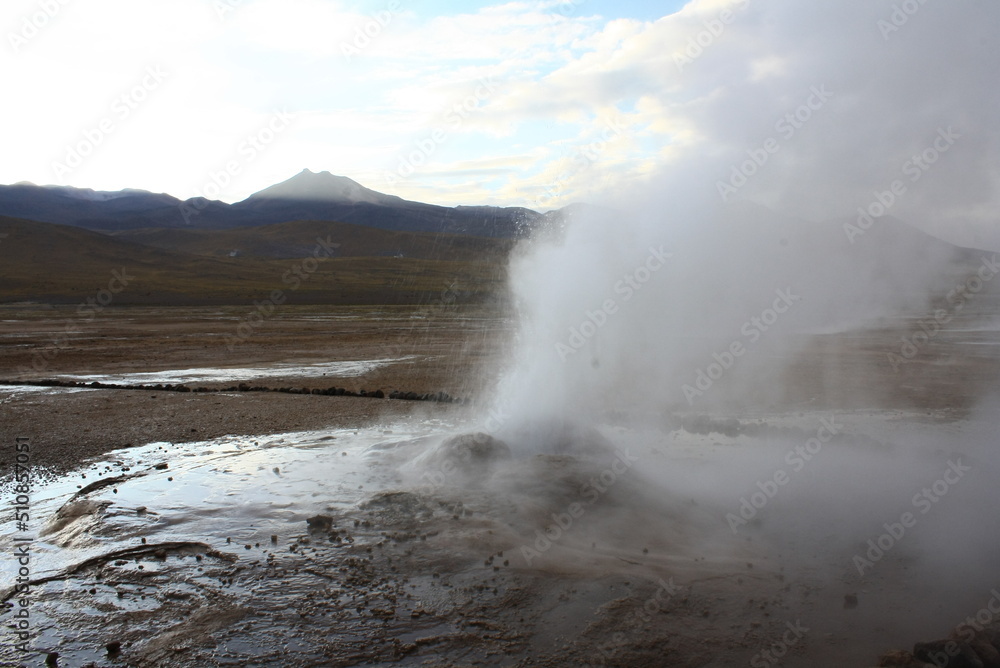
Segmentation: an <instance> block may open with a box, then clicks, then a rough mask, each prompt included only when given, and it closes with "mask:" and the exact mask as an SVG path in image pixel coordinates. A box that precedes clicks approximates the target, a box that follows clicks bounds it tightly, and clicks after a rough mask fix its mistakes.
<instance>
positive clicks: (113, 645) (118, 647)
mask: <svg viewBox="0 0 1000 668" xmlns="http://www.w3.org/2000/svg"><path fill="white" fill-rule="evenodd" d="M104 648H105V649H106V650H108V656H110V657H115V656H118V655H119V654H121V651H122V644H121V643H120V642H119V641H117V640H115V641H114V642H109V643H108V644H107V645H105V646H104Z"/></svg>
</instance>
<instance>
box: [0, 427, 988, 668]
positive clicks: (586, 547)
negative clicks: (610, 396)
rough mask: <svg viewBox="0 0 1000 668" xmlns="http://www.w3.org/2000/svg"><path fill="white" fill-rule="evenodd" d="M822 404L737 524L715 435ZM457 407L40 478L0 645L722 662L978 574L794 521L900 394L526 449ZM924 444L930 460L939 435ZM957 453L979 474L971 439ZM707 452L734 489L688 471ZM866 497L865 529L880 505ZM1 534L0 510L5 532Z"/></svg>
mask: <svg viewBox="0 0 1000 668" xmlns="http://www.w3.org/2000/svg"><path fill="white" fill-rule="evenodd" d="M821 420H827V422H829V421H830V420H833V421H834V424H836V425H840V427H841V430H840V433H838V434H836V435H835V437H834V438H831V439H830V440H829V441H828V443H827V444H826V446H825V447H827V451H826V452H827V453H828V455H827V461H826V463H825V464H823V465H822V467H820V462H819V461H817V462H814V465H815V466H816V467H817V468H815V469H813V470H812V472H808V471H807V472H806V473H804V474H802V476H800V477H799V478H798V479H794V480H792V483H791V484H789V485H788V486H787V487H786V488H784V489H782V491H781V493H780V494H778V495H775V496H774V497H773V500H772V499H769V501H768V503H767V504H765V506H763V507H761V508H759V509H757V512H756V516H754V517H751V518H750V520H748V521H747V522H746V523H745V525H742V524H741V525H738V527H737V528H738V531H732V530H731V521H730V520H729V519H727V516H728V515H730V514H734V515H736V516H740V512H741V511H740V497H750V496H751V494H752V492H754V491H756V489H755V487H754V486H753V483H752V482H751V480H752V479H753V478H754V477H755V476H756V474H757V471H752V472H751V473H750V475H751V478H747V475H748V473H747V472H746V471H743V470H740V469H741V466H740V465H739V464H740V462H735V464H736V466H734V462H733V461H732V457H733V452H734V451H735V450H737V449H740V450H745V451H747V455H746V459H745V461H744V462H743V463H747V462H750V461H762V460H766V459H767V455H769V454H775V453H778V454H780V453H783V452H785V451H786V450H787V449H789V448H792V447H794V445H795V444H796V443H799V442H806V441H807V440H808V438H810V437H811V436H812V435H813V434H814V432H815V430H816V427H815V425H816V424H822V422H821ZM887 421H888V423H887ZM472 426H474V423H470V424H466V423H464V422H463V421H462V420H461V419H457V420H456V419H454V418H452V419H449V420H448V421H441V420H434V419H431V420H418V421H410V422H405V423H397V424H391V425H390V424H384V425H381V426H380V427H376V428H368V429H358V430H354V429H341V430H324V431H322V432H297V433H289V434H283V435H272V436H267V437H260V438H257V439H248V438H243V437H226V438H221V439H214V440H209V441H201V442H193V443H188V444H184V445H183V446H173V447H171V446H170V445H169V444H165V443H160V444H150V445H148V446H144V447H142V448H132V449H128V450H125V451H119V452H115V453H112V456H110V457H109V458H108V459H107V460H106V461H105V462H100V463H94V464H92V465H89V466H87V467H84V468H83V469H81V470H79V471H78V472H77V473H76V474H74V475H72V476H68V477H65V478H63V479H61V480H59V481H56V482H52V483H49V484H47V485H42V486H40V488H39V490H38V492H37V493H36V498H35V502H34V503H35V506H34V510H33V512H34V515H35V517H37V518H38V522H39V525H40V526H39V527H38V530H37V538H36V539H35V540H34V542H33V543H32V548H31V549H32V558H33V559H34V562H33V563H34V564H35V565H36V566H35V568H34V570H33V571H32V580H33V582H32V585H31V589H32V594H31V597H32V602H31V614H32V625H33V627H32V628H33V630H34V632H35V633H36V635H35V637H34V640H33V641H32V643H31V647H32V649H33V653H32V654H31V655H30V658H29V659H28V660H25V658H26V657H25V656H24V655H21V654H18V653H16V652H15V649H14V648H13V647H8V646H5V648H4V649H3V650H2V651H3V653H4V654H3V656H2V657H0V658H2V660H3V661H4V662H13V663H14V664H15V665H16V663H17V662H19V661H20V662H23V663H24V665H37V666H42V665H45V661H46V660H47V659H48V657H49V656H50V655H51V654H54V653H57V654H58V655H59V659H58V661H59V663H58V665H67V666H77V665H79V666H83V665H88V664H93V665H96V666H114V665H123V666H124V665H130V666H162V665H171V666H174V665H176V666H226V665H246V666H254V665H259V666H274V665H282V666H320V665H339V666H350V665H455V666H462V665H511V666H536V665H538V666H563V665H608V666H661V665H671V666H673V665H676V666H731V665H744V664H748V663H749V662H751V661H754V660H756V661H757V663H758V664H761V662H762V661H766V659H765V657H766V656H768V655H765V654H763V653H764V652H772V653H775V654H772V655H770V656H776V655H777V654H781V656H782V657H783V660H784V664H783V665H811V666H843V665H859V666H865V665H874V659H875V657H876V656H877V655H878V653H880V652H882V651H885V650H888V649H891V648H892V647H896V646H905V645H906V644H907V643H910V642H912V639H913V637H914V634H915V633H920V632H928V633H931V634H932V636H931V637H933V636H934V635H939V634H940V633H941V632H942V631H944V630H946V629H947V628H949V626H950V625H952V624H954V623H956V622H955V621H949V620H960V619H962V617H961V616H960V613H961V611H962V610H964V609H969V608H967V606H972V605H973V604H974V602H975V600H976V597H977V595H978V594H979V593H981V592H980V591H979V590H977V589H976V588H975V587H969V588H966V589H965V590H963V592H962V596H960V597H957V598H956V597H951V598H949V597H942V594H943V593H945V592H947V591H950V590H951V589H952V588H951V585H952V584H953V583H950V582H947V578H941V579H940V581H937V582H935V581H922V580H923V578H922V575H921V574H922V568H923V567H922V566H920V553H921V550H922V545H921V543H920V542H911V543H904V542H903V541H900V547H899V549H898V550H895V551H893V552H892V553H891V554H888V555H887V556H886V557H885V559H881V560H879V563H878V565H877V568H874V569H873V570H872V571H871V572H869V573H866V574H865V576H864V577H859V576H858V574H857V573H856V571H855V566H854V561H853V560H852V558H853V556H855V555H856V554H857V553H859V550H863V548H864V543H863V540H860V538H861V537H863V536H864V535H865V534H863V533H862V534H861V535H860V536H858V537H855V536H851V535H850V533H849V532H847V531H846V530H839V531H838V530H837V529H838V527H835V526H832V525H830V523H831V522H835V521H838V520H837V516H838V515H839V513H833V515H832V516H831V517H830V518H825V519H824V518H823V517H822V515H821V514H818V515H817V516H816V517H814V518H813V519H814V520H815V521H814V522H812V523H810V524H808V525H805V524H803V522H802V521H801V518H800V517H799V513H798V512H797V507H798V506H799V504H801V503H803V502H805V501H806V500H808V499H813V502H814V503H817V504H818V505H820V506H822V505H823V504H824V503H825V502H826V501H827V500H828V498H827V496H828V495H834V494H842V493H843V490H837V489H836V488H835V486H834V484H833V482H832V481H833V480H834V479H836V478H837V473H838V472H839V471H838V467H839V466H844V465H846V464H845V462H846V461H847V460H849V459H850V456H849V455H850V454H852V453H856V452H862V451H864V452H871V451H880V450H881V451H884V453H885V454H886V457H885V458H883V459H878V458H876V459H873V460H872V462H870V464H869V466H870V468H872V469H873V470H874V471H875V473H876V474H880V473H881V474H884V473H886V472H887V471H888V470H889V468H888V467H890V466H891V461H892V454H893V452H894V450H895V449H898V448H907V449H918V450H919V449H920V446H919V444H916V441H915V440H914V439H917V435H918V434H920V433H925V432H926V431H927V430H928V425H927V423H926V422H924V421H923V420H922V418H921V416H920V415H918V414H915V413H914V414H903V413H896V414H893V415H891V416H886V415H883V414H873V413H854V414H851V415H839V416H831V415H828V414H825V413H823V414H821V413H797V414H791V415H788V414H786V415H774V414H772V415H767V416H764V415H761V416H756V417H753V418H743V419H739V420H736V421H735V423H734V422H733V421H732V420H731V419H729V418H721V417H720V418H717V419H715V418H701V419H691V418H690V417H688V416H671V417H670V418H669V420H667V421H665V422H664V423H663V424H661V425H660V426H658V427H656V428H644V429H635V428H631V427H623V426H615V425H603V426H601V427H599V428H591V427H586V428H575V427H571V428H569V431H568V432H565V433H568V434H569V437H560V438H556V439H552V440H550V441H548V442H549V445H548V446H543V447H542V448H541V451H540V452H539V451H532V452H526V451H524V450H523V449H521V448H519V447H518V445H517V441H516V434H511V435H509V437H508V439H507V440H506V441H500V440H498V439H494V438H493V437H491V436H489V435H486V434H479V435H477V432H475V431H471V430H470V429H469V428H470V427H472ZM937 428H938V429H940V430H941V432H940V434H939V435H944V434H947V433H948V429H950V427H949V426H947V425H939V426H938V427H937ZM885 431H888V432H891V433H893V434H895V435H896V441H895V442H891V441H888V440H886V439H885V438H884V437H883V433H885ZM512 437H513V438H512ZM508 444H510V445H508ZM970 447H971V446H970ZM535 448H537V446H533V449H535ZM921 453H922V454H921V455H920V457H919V459H920V460H921V461H925V463H926V464H927V466H928V467H929V468H930V470H933V468H934V467H935V466H937V464H938V457H937V456H936V452H935V451H934V450H933V449H931V450H927V451H926V452H924V451H922V450H921ZM967 461H968V462H969V463H973V464H974V465H975V469H974V470H977V471H979V472H980V474H981V475H985V476H987V477H988V476H989V474H990V472H991V469H990V467H989V465H988V463H986V462H982V461H977V460H975V459H971V460H967ZM724 466H728V467H729V469H728V470H729V473H728V474H724V475H723V476H722V479H721V482H723V483H725V484H726V485H728V486H730V487H731V488H732V489H733V490H734V491H733V492H732V494H731V495H725V494H723V495H720V494H719V491H718V490H717V489H707V488H705V486H704V485H702V484H701V482H703V480H704V479H705V476H711V478H712V479H714V480H716V481H717V482H719V481H720V478H719V473H718V469H719V468H720V467H724ZM764 468H766V465H765V466H764ZM921 473H923V470H921ZM828 477H829V478H830V480H827V478H828ZM917 478H918V479H919V478H920V476H917ZM758 479H759V478H758ZM685 481H687V482H685ZM824 481H827V482H826V483H824ZM978 484H979V483H973V485H972V486H970V487H969V489H976V488H977V487H978ZM747 485H749V486H747ZM827 485H829V486H827ZM7 491H8V490H5V494H6V493H7ZM877 491H878V490H874V491H873V490H872V488H866V487H859V489H858V490H857V493H858V494H859V495H860V497H862V498H858V499H856V500H855V501H854V502H853V504H854V508H853V510H854V511H855V512H848V516H850V517H854V516H857V515H858V514H860V513H861V512H862V511H863V510H864V509H866V508H867V509H869V510H870V509H873V508H875V509H882V508H884V507H886V506H885V504H883V503H881V498H880V495H879V494H878V493H877ZM958 491H959V492H960V491H961V490H958ZM730 497H731V498H730ZM954 512H958V507H957V506H952V508H951V509H949V508H948V507H947V506H943V505H942V508H941V509H940V510H938V511H937V514H938V515H939V516H940V517H939V519H942V520H945V519H948V516H949V515H951V514H952V513H954ZM871 514H872V515H873V516H875V517H873V518H872V531H875V529H877V527H878V522H877V520H880V519H883V518H881V517H877V515H878V512H872V513H871ZM5 520H6V518H5ZM824 522H825V523H826V525H825V526H824ZM927 522H928V526H930V524H929V522H930V520H927ZM852 526H853V525H852ZM839 528H840V529H843V527H839ZM864 528H865V529H867V528H868V527H867V525H864ZM16 534H17V532H16V531H15V530H14V527H13V526H12V524H11V523H10V522H9V521H5V522H4V524H3V532H2V536H3V538H2V543H3V547H4V550H5V552H6V551H10V550H11V549H12V548H13V543H12V540H13V537H14V536H15V535H16ZM872 535H873V536H877V533H875V534H872ZM855 538H859V539H857V540H856V539H855ZM9 566H10V564H9V563H5V564H4V568H5V572H4V577H5V580H6V581H8V582H10V581H12V576H11V574H10V573H7V572H6V570H9V569H8V567H9ZM984 575H985V574H984ZM8 576H11V577H8ZM988 590H989V589H988V588H986V589H984V590H983V592H986V591H988ZM4 596H5V597H6V598H7V599H8V601H10V600H11V599H12V598H13V597H12V596H11V592H10V591H5V592H4ZM959 599H961V600H959ZM932 601H933V604H932V603H931V602H932ZM921 607H923V608H924V612H925V613H926V614H923V615H921V616H920V617H919V619H915V618H914V617H913V616H912V615H911V614H910V613H911V611H912V610H914V609H915V608H916V609H920V608H921ZM971 609H972V610H973V611H974V610H975V608H974V607H972V608H971ZM12 614H13V610H10V609H7V610H5V611H4V614H3V615H2V619H3V623H4V624H8V623H10V621H9V620H10V619H11V615H12ZM115 643H119V644H115ZM750 665H753V664H750ZM773 665H778V664H777V663H774V664H773Z"/></svg>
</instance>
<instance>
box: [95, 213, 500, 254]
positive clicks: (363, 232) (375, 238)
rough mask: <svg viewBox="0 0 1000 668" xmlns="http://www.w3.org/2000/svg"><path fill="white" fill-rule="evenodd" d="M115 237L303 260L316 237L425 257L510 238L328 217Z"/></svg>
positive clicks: (361, 250) (349, 248)
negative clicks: (380, 225) (396, 227)
mask: <svg viewBox="0 0 1000 668" xmlns="http://www.w3.org/2000/svg"><path fill="white" fill-rule="evenodd" d="M114 237H115V238H116V239H122V240H128V241H133V242H136V243H140V244H144V245H146V246H152V247H155V248H161V249H165V250H172V251H179V252H183V253H190V254H194V255H207V256H214V257H257V258H299V257H306V256H308V255H309V254H310V253H311V252H312V250H313V248H314V247H315V246H316V239H317V237H321V238H324V239H326V238H328V237H329V238H330V239H331V240H332V242H333V243H334V244H335V245H336V247H337V248H336V251H335V253H336V257H407V258H421V259H425V260H453V261H462V260H470V259H486V260H495V259H498V258H503V257H505V256H506V254H507V253H508V252H509V251H510V249H511V247H512V246H513V243H514V242H513V241H512V240H510V239H494V238H485V237H474V236H467V235H454V234H427V233H421V232H395V231H390V230H381V229H375V228H371V227H364V226H362V225H351V224H349V223H338V222H330V221H318V220H308V221H293V222H288V223H277V224H274V225H260V226H258V227H250V228H239V229H235V230H178V229H168V228H154V229H141V230H124V231H121V232H115V233H114Z"/></svg>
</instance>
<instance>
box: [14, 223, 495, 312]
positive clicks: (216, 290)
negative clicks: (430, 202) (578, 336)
mask: <svg viewBox="0 0 1000 668" xmlns="http://www.w3.org/2000/svg"><path fill="white" fill-rule="evenodd" d="M299 231H300V232H301V233H302V234H305V231H304V230H299ZM303 238H304V237H303ZM425 243H429V242H425ZM359 247H360V245H359ZM316 248H317V244H316V243H315V241H314V242H313V244H312V246H309V247H307V252H305V253H303V254H302V256H301V257H308V256H311V255H313V251H314V250H315V249H316ZM318 256H319V258H320V259H319V260H318V261H316V262H315V263H312V262H306V263H304V262H303V261H302V260H301V259H274V258H266V257H249V256H247V257H234V258H231V257H212V256H209V255H199V254H195V253H191V252H184V251H181V250H176V249H171V250H167V249H163V248H154V247H152V246H148V245H144V244H140V243H136V242H135V241H132V240H126V239H120V238H115V237H112V236H108V235H104V234H100V233H97V232H92V231H89V230H83V229H79V228H75V227H70V226H65V225H53V224H49V223H40V222H36V221H28V220H22V219H14V218H8V217H0V266H2V267H3V281H2V282H0V303H12V302H26V301H36V302H46V303H61V304H86V303H87V300H88V299H92V300H93V299H103V300H105V301H107V300H108V299H109V298H110V300H111V302H110V303H111V304H114V305H115V306H121V305H138V304H162V305H196V304H252V303H253V302H255V301H258V300H264V299H267V298H268V297H269V296H270V295H272V293H274V292H275V291H280V292H281V296H282V298H283V299H284V300H285V302H287V303H289V304H416V303H427V302H430V301H432V300H434V299H437V298H440V295H441V294H442V293H443V292H445V291H448V290H449V289H450V290H451V292H450V293H449V294H450V295H454V299H455V300H457V301H459V302H482V301H485V300H489V299H492V298H494V297H495V296H496V294H497V293H498V292H499V289H500V285H501V282H502V281H501V277H502V276H503V274H504V271H505V269H504V266H503V260H502V258H501V257H499V256H497V257H494V256H492V255H489V254H479V255H473V254H470V255H469V256H466V257H464V258H463V257H462V256H461V255H460V254H459V253H453V254H451V255H447V256H446V258H445V259H429V258H419V257H402V258H397V257H357V256H355V257H332V256H330V257H328V256H327V255H326V251H325V249H324V248H322V247H320V248H319V251H318ZM310 270H311V271H310ZM121 277H124V283H125V284H124V285H122V283H123V281H122V278H121ZM102 291H104V292H102ZM83 310H84V311H86V312H87V313H90V312H92V309H90V308H84V309H83Z"/></svg>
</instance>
